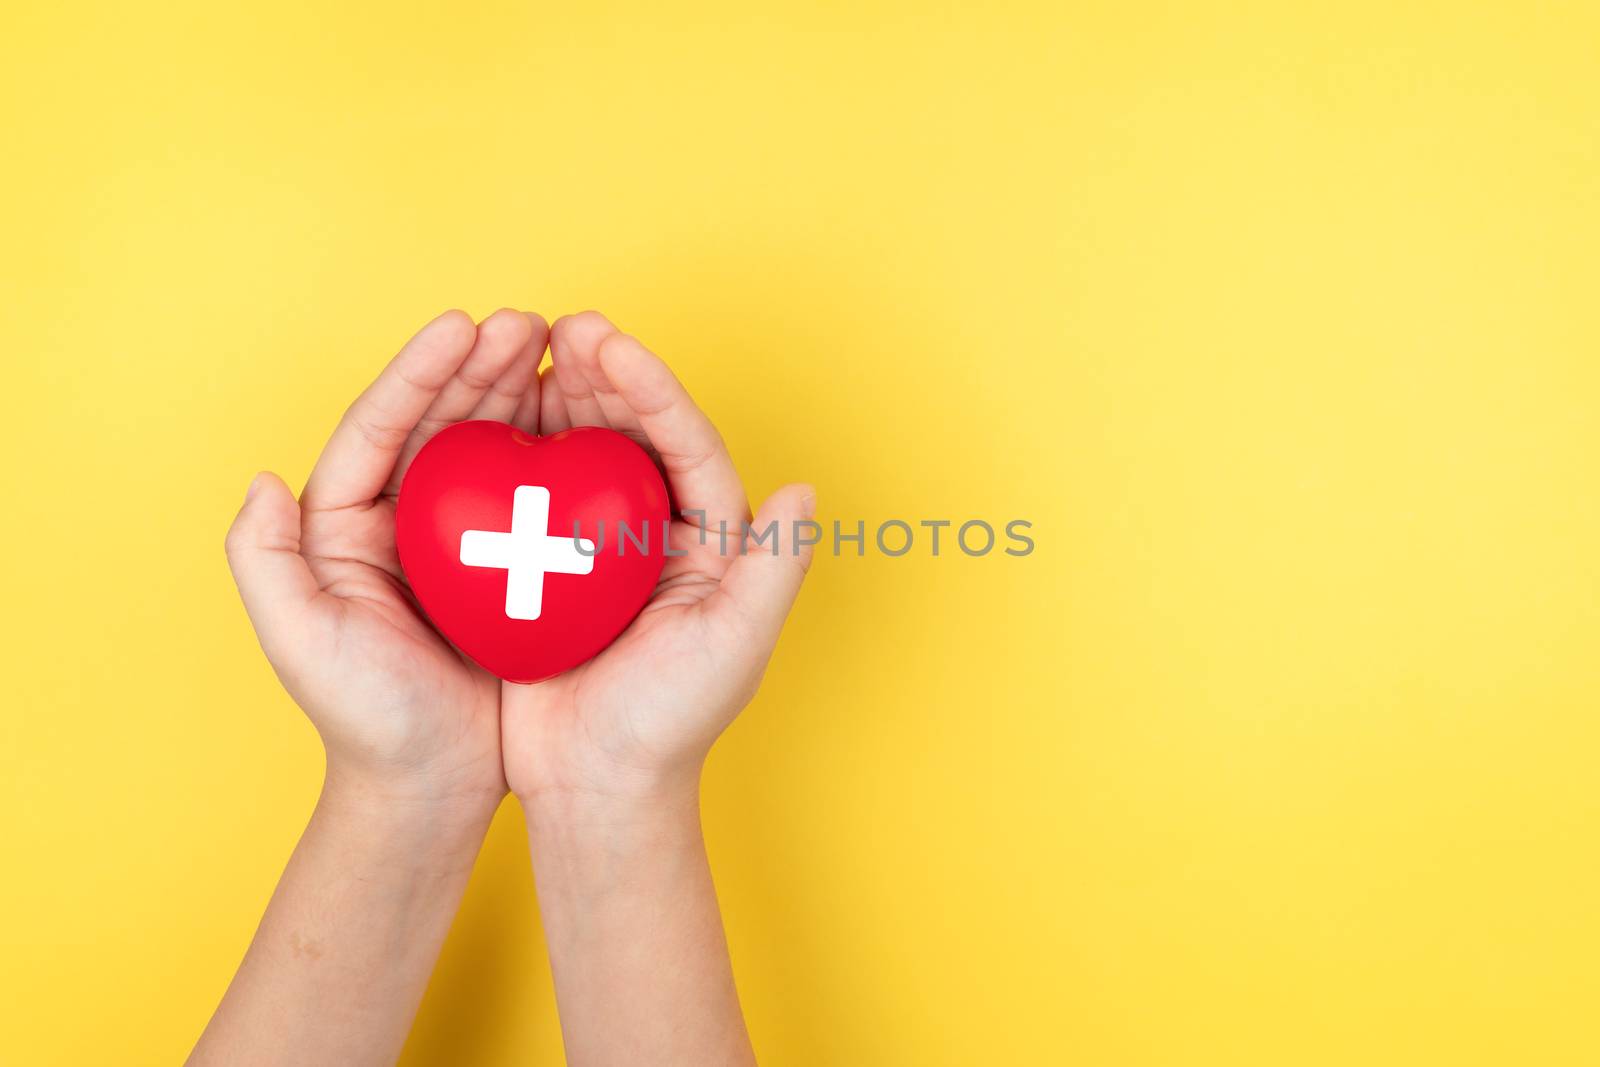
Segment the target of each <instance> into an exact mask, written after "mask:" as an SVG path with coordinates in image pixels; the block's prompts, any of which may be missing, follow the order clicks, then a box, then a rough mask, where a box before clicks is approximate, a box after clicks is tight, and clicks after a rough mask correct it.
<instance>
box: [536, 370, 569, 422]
mask: <svg viewBox="0 0 1600 1067" xmlns="http://www.w3.org/2000/svg"><path fill="white" fill-rule="evenodd" d="M555 376H556V370H555V368H554V367H546V368H545V369H544V370H542V371H540V372H539V432H540V433H542V434H545V435H546V436H548V435H550V434H553V433H560V432H561V431H562V430H570V429H572V419H571V418H570V417H568V415H567V398H566V397H564V396H562V395H561V387H560V386H558V385H557V384H556V381H555Z"/></svg>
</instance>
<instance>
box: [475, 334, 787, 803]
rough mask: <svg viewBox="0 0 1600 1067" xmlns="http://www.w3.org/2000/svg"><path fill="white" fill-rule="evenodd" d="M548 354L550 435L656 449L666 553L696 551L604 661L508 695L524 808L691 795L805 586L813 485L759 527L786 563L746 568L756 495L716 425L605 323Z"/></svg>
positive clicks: (516, 781)
mask: <svg viewBox="0 0 1600 1067" xmlns="http://www.w3.org/2000/svg"><path fill="white" fill-rule="evenodd" d="M550 352H551V358H552V360H553V362H554V367H553V373H554V377H555V381H550V380H549V378H550V374H549V372H547V373H546V375H545V379H546V380H545V382H544V385H543V388H542V393H543V396H542V405H541V406H542V416H541V418H542V425H541V426H540V427H539V432H540V433H544V434H550V433H555V432H557V431H559V430H564V429H566V428H568V427H569V426H608V427H610V428H611V429H613V430H617V431H620V432H622V433H625V434H627V435H628V436H630V437H632V438H633V439H634V440H636V441H638V442H639V443H640V444H641V445H643V446H645V447H646V448H647V449H649V450H650V451H651V452H652V454H653V455H655V456H656V457H657V458H658V459H659V460H660V462H661V464H662V466H663V467H664V469H665V471H666V474H667V479H668V483H669V486H670V488H671V491H672V498H673V503H674V507H675V511H676V513H677V514H678V515H679V517H678V518H677V519H676V520H675V521H674V522H673V523H672V526H671V532H670V537H669V543H670V545H671V546H672V548H673V549H674V550H682V551H684V552H685V553H687V554H686V555H683V556H680V557H673V558H669V559H668V560H667V561H666V568H665V570H663V572H662V574H661V581H660V583H659V585H658V586H657V587H656V591H655V594H654V595H653V597H652V598H651V600H650V602H649V603H648V604H646V605H645V608H644V610H643V611H642V612H641V613H640V615H639V617H638V618H637V619H635V620H634V622H633V624H632V625H631V626H629V628H628V629H627V630H626V631H625V632H624V633H623V634H622V636H621V637H619V638H618V639H617V641H616V642H615V643H614V644H613V645H611V646H610V647H609V648H607V649H606V650H605V651H604V652H602V653H601V654H600V655H599V656H597V657H596V658H595V659H593V660H591V661H589V662H588V663H585V664H583V665H582V666H580V667H576V668H574V669H573V670H571V671H568V672H567V673H565V674H563V675H561V676H559V677H557V678H553V679H551V680H549V681H547V682H541V683H539V684H537V685H532V686H521V685H511V684H507V685H506V686H505V687H504V692H503V695H502V697H501V708H502V710H501V720H502V739H503V750H504V760H505V771H506V778H507V781H508V782H509V783H510V786H511V788H512V789H513V790H514V791H515V792H516V793H517V794H518V795H519V796H520V797H522V799H523V800H524V802H525V804H526V803H527V802H528V801H530V800H531V799H533V798H535V797H542V798H555V799H557V801H558V803H561V802H565V801H566V800H569V799H573V800H579V801H581V800H583V799H585V798H591V797H592V798H596V799H600V800H602V801H609V800H623V801H627V800H630V799H634V798H640V799H646V800H648V799H650V798H653V797H655V796H658V795H661V791H663V790H666V791H672V792H677V793H682V792H684V791H692V790H693V788H694V786H695V785H696V784H697V782H698V775H699V770H700V765H701V763H702V762H703V760H704V758H705V755H706V753H707V751H708V750H709V749H710V747H711V744H712V742H713V741H715V740H716V738H717V735H718V734H720V733H721V732H722V731H723V729H724V728H725V727H727V725H728V724H729V723H730V722H732V721H733V718H734V716H735V715H737V714H738V713H739V710H740V709H741V708H743V707H744V705H745V704H746V703H747V702H748V701H749V700H750V698H751V697H752V696H753V695H754V693H755V690H756V686H757V685H758V684H759V683H760V681H761V675H762V672H763V671H764V670H765V668H766V664H767V659H768V657H770V656H771V654H772V649H773V645H774V644H775V643H776V642H777V640H778V633H779V630H780V629H781V628H782V626H783V622H784V619H785V617H786V616H787V615H788V613H789V608H790V606H791V605H792V604H793V603H794V599H795V596H796V594H798V593H799V591H800V583H801V580H802V579H803V578H804V577H805V572H806V568H807V567H808V566H809V564H810V561H811V548H810V547H809V546H803V547H802V548H801V549H800V552H799V553H798V554H795V552H794V543H793V540H792V538H793V534H794V530H795V524H796V523H797V522H798V521H800V520H802V519H810V518H811V516H812V513H813V511H814V508H815V501H814V498H813V495H812V490H811V489H810V488H809V487H808V486H804V485H791V486H787V487H785V488H783V489H780V490H778V491H777V492H776V493H774V494H773V495H772V497H771V498H770V499H769V500H768V501H767V503H766V504H765V505H764V506H763V507H762V509H761V513H760V515H759V516H758V517H757V518H756V519H755V521H754V523H753V528H754V529H755V530H756V531H758V532H759V531H762V530H764V529H765V527H766V526H767V524H769V523H772V522H776V523H777V525H778V531H779V534H778V535H779V554H778V555H776V556H774V555H773V554H772V542H771V541H770V540H768V541H766V542H765V544H763V545H762V546H760V547H752V548H751V549H750V550H749V554H748V555H745V556H742V557H741V556H740V555H739V550H740V546H741V545H742V544H743V543H744V538H743V530H742V528H741V523H742V522H746V521H749V519H750V512H749V505H748V504H747V503H746V500H745V492H744V487H743V485H741V484H740V481H739V476H738V474H737V473H736V472H735V470H734V467H733V460H732V458H731V457H730V456H729V455H728V450H727V448H726V447H725V446H724V445H723V443H722V438H721V437H720V436H719V435H718V433H717V431H716V428H715V427H714V426H712V424H711V422H710V420H709V419H707V418H706V416H705V414H704V413H703V412H702V411H701V410H700V409H699V408H698V407H696V406H695V404H694V401H693V400H691V399H690V397H689V394H688V393H687V392H685V390H684V388H683V386H682V385H681V384H680V383H679V382H678V380H677V379H676V378H675V377H674V376H673V374H672V372H671V371H670V370H669V369H667V366H666V365H665V364H664V363H662V362H661V360H659V359H657V358H656V357H655V356H654V355H652V354H651V353H650V352H649V351H648V350H646V349H645V347H644V346H643V345H641V344H640V343H639V342H638V341H636V340H634V339H633V338H632V337H629V336H628V335H626V334H623V333H620V332H618V331H617V329H616V328H615V327H614V326H612V325H611V323H609V322H608V321H606V319H605V318H603V317H602V316H600V315H599V314H596V313H594V312H585V313H584V314H581V315H576V316H571V317H567V318H562V319H559V320H557V321H556V323H555V325H554V326H552V327H551V333H550ZM702 519H703V523H704V530H705V534H704V536H702V530H701V527H700V525H699V524H700V522H701V520H702ZM723 524H726V529H727V530H728V537H727V543H726V548H725V549H724V547H723V545H722V537H721V530H722V528H723ZM610 548H611V546H610V545H609V544H608V545H607V550H610Z"/></svg>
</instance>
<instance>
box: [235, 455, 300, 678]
mask: <svg viewBox="0 0 1600 1067" xmlns="http://www.w3.org/2000/svg"><path fill="white" fill-rule="evenodd" d="M227 550H228V567H229V568H230V569H231V570H232V571H233V581H234V584H235V585H237V586H238V587H239V598H240V599H241V600H243V601H244V609H245V611H246V612H247V613H248V614H249V616H250V624H251V625H252V626H254V627H255V629H256V637H257V638H258V639H259V640H260V641H261V647H262V648H263V649H264V650H265V651H266V653H267V656H268V658H274V657H275V656H276V654H277V652H278V651H279V650H281V649H282V648H283V646H284V644H285V643H286V642H287V641H288V640H289V639H290V638H291V637H292V636H293V635H294V634H295V633H296V632H297V631H299V630H300V628H301V626H302V625H303V623H304V620H305V616H306V613H307V611H308V609H309V608H310V605H311V602H312V600H313V599H314V598H315V597H316V596H317V594H318V592H319V589H318V586H317V581H316V579H315V578H314V577H312V575H311V568H310V567H309V566H308V565H307V564H306V561H305V557H303V556H301V555H300V504H299V502H298V501H296V500H295V498H294V494H293V493H291V492H290V491H289V487H288V486H287V485H284V484H283V479H281V478H279V477H278V476H277V475H276V474H272V473H271V472H269V471H263V472H261V473H260V474H258V475H256V477H255V480H254V481H252V482H251V483H250V489H249V491H248V492H247V493H246V494H245V498H244V506H243V507H241V508H240V509H239V514H238V516H237V517H236V518H235V519H234V520H233V525H232V526H231V527H230V528H229V529H228V539H227Z"/></svg>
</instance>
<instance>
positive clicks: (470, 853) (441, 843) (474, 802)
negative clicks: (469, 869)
mask: <svg viewBox="0 0 1600 1067" xmlns="http://www.w3.org/2000/svg"><path fill="white" fill-rule="evenodd" d="M503 793H504V791H503V790H499V791H496V790H493V789H459V790H445V789H439V788H437V787H435V785H434V784H433V783H430V782H426V781H420V782H419V781H415V780H411V779H406V778H397V777H394V776H373V775H370V774H366V773H363V772H362V771H360V770H359V769H356V768H351V767H347V766H343V765H340V764H339V763H337V762H335V761H333V760H330V761H329V763H328V770H327V774H326V776H325V778H324V779H323V784H322V794H321V796H319V797H318V799H317V814H316V817H317V818H320V819H323V820H326V821H330V822H333V823H336V824H337V825H339V826H341V827H348V828H350V829H351V831H352V832H354V833H356V834H359V835H360V836H362V837H363V838H365V839H366V840H367V841H368V842H370V843H371V844H372V845H373V846H374V847H386V846H391V845H392V846H398V847H400V848H403V849H404V850H406V851H407V852H408V853H409V854H410V855H412V856H414V857H415V858H416V859H417V860H418V861H419V862H432V861H446V860H449V859H451V858H461V857H464V858H465V862H466V864H467V865H469V866H470V864H471V862H472V857H474V856H475V855H476V854H477V851H478V846H479V845H480V844H481V843H482V841H483V837H484V835H485V834H486V833H487V832H488V829H489V823H490V822H491V821H492V820H493V818H494V813H495V810H496V809H497V808H498V807H499V804H500V800H501V797H502V796H503Z"/></svg>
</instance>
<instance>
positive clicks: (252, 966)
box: [190, 772, 494, 1065]
mask: <svg viewBox="0 0 1600 1067" xmlns="http://www.w3.org/2000/svg"><path fill="white" fill-rule="evenodd" d="M493 810H494V808H493V799H492V798H488V797H485V798H483V799H482V800H481V801H480V800H474V801H470V802H462V801H451V802H448V803H446V802H440V801H435V800H431V799H422V798H418V797H415V796H410V795H406V794H405V793H403V792H394V791H388V790H378V789H374V788H370V787H368V786H365V785H363V784H361V783H359V782H357V781H353V780H350V779H348V778H342V777H340V776H339V775H337V774H335V773H331V772H330V774H329V776H328V780H327V782H326V783H325V784H324V787H323V792H322V796H321V798H320V799H319V800H318V802H317V807H316V811H315V812H314V813H313V814H312V817H311V821H310V823H309V824H308V825H307V827H306V831H305V833H304V835H303V836H302V837H301V839H300V843H299V845H298V846H297V847H296V848H295V851H294V855H293V856H292V857H291V858H290V860H289V863H288V866H287V867H286V868H285V870H284V873H283V877H282V879H281V880H280V881H279V883H278V888H277V890H276V891H275V892H274V893H273V896H272V901H271V903H270V904H268V906H267V911H266V914H265V915H264V916H263V917H262V920H261V925H260V926H259V928H258V929H257V931H256V936H255V939H254V941H252V942H251V945H250V949H249V951H248V952H247V953H246V955H245V958H244V961H243V963H241V964H240V966H239V971H238V973H237V974H236V975H235V976H234V980H233V982H232V984H231V985H230V986H229V987H228V991H227V994H226V995H225V996H224V997H223V1000H222V1003H221V1005H220V1006H219V1007H218V1008H217V1011H216V1014H215V1015H214V1016H213V1017H212V1020H211V1023H210V1025H209V1026H207V1028H206V1031H205V1033H204V1034H203V1035H202V1036H201V1038H200V1042H199V1044H198V1045H197V1046H196V1047H195V1050H194V1052H193V1054H192V1055H191V1057H190V1062H191V1063H192V1064H209V1063H227V1064H258V1063H259V1064H279V1063H283V1064H290V1063H292V1064H297V1065H301V1064H321V1063H329V1064H332V1063H338V1064H364V1063H393V1062H394V1061H395V1059H396V1058H397V1057H398V1056H399V1053H400V1048H401V1046H402V1045H403V1044H404V1042H405V1038H406V1034H407V1032H408V1031H409V1029H410V1026H411V1021H412V1018H413V1017H414V1016H415V1014H416V1009H417V1005H418V1003H419V1002H420V1001H421V999H422V993H423V990H424V989H425V988H426V986H427V982H428V976H429V974H430V972H431V971H432V969H433V965H434V962H435V960H436V959H437V957H438V954H439V948H440V946H441V945H442V943H443V941H444V937H445V934H446V932H447V931H448V929H449V927H450V922H451V919H452V917H453V916H454V915H455V912H456V909H457V907H458V905H459V903H460V900H461V895H462V893H463V891H464V889H465V887H466V883H467V879H468V876H469V875H470V873H471V869H472V862H473V859H474V857H475V856H476V855H477V852H478V847H479V845H480V844H481V843H482V840H483V835H484V832H485V830H486V829H487V827H488V822H489V819H490V817H492V815H493Z"/></svg>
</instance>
